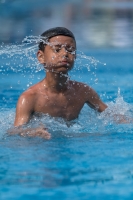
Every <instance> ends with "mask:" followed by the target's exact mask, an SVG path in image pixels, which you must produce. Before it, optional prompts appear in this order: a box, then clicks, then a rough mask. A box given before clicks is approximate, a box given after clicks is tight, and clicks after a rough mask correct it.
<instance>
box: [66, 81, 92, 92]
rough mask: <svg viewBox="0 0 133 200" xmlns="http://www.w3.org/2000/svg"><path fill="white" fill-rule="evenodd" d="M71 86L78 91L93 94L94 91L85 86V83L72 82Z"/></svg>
mask: <svg viewBox="0 0 133 200" xmlns="http://www.w3.org/2000/svg"><path fill="white" fill-rule="evenodd" d="M70 84H71V85H72V86H73V87H75V88H76V89H78V90H79V89H81V90H82V91H86V92H87V91H88V92H91V91H92V90H93V89H92V88H91V87H90V86H89V85H87V84H85V83H82V82H78V81H70Z"/></svg>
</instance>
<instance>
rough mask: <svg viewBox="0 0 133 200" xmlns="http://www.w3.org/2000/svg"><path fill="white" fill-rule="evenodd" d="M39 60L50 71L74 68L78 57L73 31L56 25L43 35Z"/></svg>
mask: <svg viewBox="0 0 133 200" xmlns="http://www.w3.org/2000/svg"><path fill="white" fill-rule="evenodd" d="M41 36H42V38H41V41H40V44H39V50H38V52H37V58H38V61H39V62H40V63H41V64H43V65H44V68H45V69H47V70H48V71H52V72H53V71H54V72H55V71H56V72H58V73H59V72H61V73H67V72H68V71H69V70H71V69H72V67H73V65H74V61H75V58H76V41H75V37H74V35H73V33H72V32H71V31H69V30H68V29H66V28H63V27H56V28H52V29H49V30H47V31H45V32H44V33H43V34H42V35H41Z"/></svg>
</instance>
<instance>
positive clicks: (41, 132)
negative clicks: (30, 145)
mask: <svg viewBox="0 0 133 200" xmlns="http://www.w3.org/2000/svg"><path fill="white" fill-rule="evenodd" d="M33 99H34V98H33V97H32V98H31V97H29V96H28V95H26V94H24V95H21V97H20V98H19V100H18V103H17V108H16V116H15V121H14V126H15V127H14V128H12V129H9V130H8V133H9V134H11V135H13V134H20V135H21V136H24V137H25V136H28V137H35V136H39V137H42V138H45V139H50V137H51V135H50V134H49V133H48V132H47V130H46V128H45V127H44V126H42V125H41V126H39V127H37V128H25V129H24V128H23V127H22V125H24V124H26V123H28V122H29V120H30V117H31V114H32V112H33V110H34V109H33V108H34V107H33V105H34V101H33Z"/></svg>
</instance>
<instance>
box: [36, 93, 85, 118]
mask: <svg viewBox="0 0 133 200" xmlns="http://www.w3.org/2000/svg"><path fill="white" fill-rule="evenodd" d="M83 105H84V99H83V97H80V96H79V95H75V94H72V93H67V94H65V95H63V94H58V95H57V94H48V95H46V94H45V95H41V96H40V97H39V98H38V99H37V101H36V103H35V108H34V110H35V112H42V113H47V114H49V115H50V116H53V117H63V118H66V119H69V120H71V119H75V118H77V117H78V114H79V112H80V110H81V109H82V107H83Z"/></svg>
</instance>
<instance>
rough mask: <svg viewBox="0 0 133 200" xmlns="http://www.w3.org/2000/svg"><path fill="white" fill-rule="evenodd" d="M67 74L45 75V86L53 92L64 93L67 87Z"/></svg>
mask: <svg viewBox="0 0 133 200" xmlns="http://www.w3.org/2000/svg"><path fill="white" fill-rule="evenodd" d="M68 80H69V77H68V74H63V73H46V77H45V79H44V81H45V84H46V86H47V87H48V89H50V90H51V91H53V92H64V91H66V89H67V87H68Z"/></svg>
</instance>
